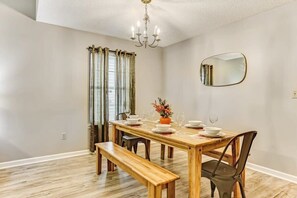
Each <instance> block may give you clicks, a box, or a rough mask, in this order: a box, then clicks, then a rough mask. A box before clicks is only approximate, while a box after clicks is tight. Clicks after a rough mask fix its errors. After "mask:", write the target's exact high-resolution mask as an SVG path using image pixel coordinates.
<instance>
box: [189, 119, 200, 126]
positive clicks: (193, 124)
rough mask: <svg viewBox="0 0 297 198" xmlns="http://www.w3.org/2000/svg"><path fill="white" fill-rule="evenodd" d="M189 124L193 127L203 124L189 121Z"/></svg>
mask: <svg viewBox="0 0 297 198" xmlns="http://www.w3.org/2000/svg"><path fill="white" fill-rule="evenodd" d="M188 122H189V124H190V125H192V126H199V125H200V124H201V123H202V121H200V120H189V121H188Z"/></svg>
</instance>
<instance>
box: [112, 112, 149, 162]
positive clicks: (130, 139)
mask: <svg viewBox="0 0 297 198" xmlns="http://www.w3.org/2000/svg"><path fill="white" fill-rule="evenodd" d="M120 118H121V119H122V120H126V119H127V116H126V114H125V113H119V114H118V115H117V120H119V119H120ZM120 142H121V146H122V147H124V146H126V147H127V149H128V150H129V151H132V147H133V150H134V153H135V154H137V148H138V143H139V142H141V143H143V144H144V146H145V158H146V159H147V160H149V161H150V151H149V148H150V140H147V139H144V138H142V137H138V136H134V135H130V134H127V133H124V132H121V137H120Z"/></svg>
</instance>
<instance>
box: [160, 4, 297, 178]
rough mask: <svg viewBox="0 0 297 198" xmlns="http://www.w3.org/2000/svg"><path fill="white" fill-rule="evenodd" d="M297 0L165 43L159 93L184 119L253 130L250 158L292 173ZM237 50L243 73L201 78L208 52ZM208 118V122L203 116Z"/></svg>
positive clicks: (296, 124)
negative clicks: (210, 81) (233, 77)
mask: <svg viewBox="0 0 297 198" xmlns="http://www.w3.org/2000/svg"><path fill="white" fill-rule="evenodd" d="M296 10H297V2H293V3H290V4H287V5H285V6H282V7H279V8H276V9H274V10H271V11H268V12H265V13H262V14H259V15H256V16H253V17H250V18H248V19H246V20H243V21H239V22H237V23H233V24H230V25H227V26H224V27H221V28H219V29H216V30H214V31H212V32H209V33H207V34H204V35H202V36H198V37H195V38H193V39H190V40H186V41H184V42H181V43H178V44H175V45H172V46H169V47H167V48H165V49H164V52H163V56H164V60H163V61H164V71H165V72H164V78H165V83H164V84H165V85H164V90H165V93H164V95H165V96H166V98H167V99H168V100H170V101H171V103H172V104H174V106H173V108H174V110H175V111H176V112H182V111H184V112H185V115H187V119H201V120H203V121H204V122H208V113H209V112H210V111H212V110H214V111H216V112H218V114H219V122H218V123H217V125H219V126H222V127H223V128H224V129H226V130H234V131H238V132H243V131H248V130H257V131H258V136H257V138H256V141H255V144H254V145H253V149H252V156H251V157H250V162H252V163H255V164H258V165H262V166H265V167H268V168H272V169H276V170H279V171H282V172H286V173H289V174H292V175H295V176H297V169H296V167H297V100H292V99H291V96H292V91H293V90H297V65H296V63H297V36H296V35H297V23H296V21H297V12H296ZM225 52H242V53H243V54H245V55H246V57H247V62H248V70H247V78H246V79H245V81H244V82H243V83H241V84H239V85H235V86H230V87H220V88H211V87H205V86H203V85H202V84H201V83H200V78H199V66H200V63H201V61H202V60H203V59H204V58H206V57H209V56H212V55H215V54H221V53H225ZM208 123H209V122H208Z"/></svg>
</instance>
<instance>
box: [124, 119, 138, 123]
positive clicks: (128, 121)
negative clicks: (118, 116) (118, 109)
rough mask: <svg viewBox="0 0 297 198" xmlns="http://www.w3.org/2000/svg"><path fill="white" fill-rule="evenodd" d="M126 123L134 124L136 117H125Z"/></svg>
mask: <svg viewBox="0 0 297 198" xmlns="http://www.w3.org/2000/svg"><path fill="white" fill-rule="evenodd" d="M126 121H127V123H128V124H136V123H137V122H138V118H127V120H126Z"/></svg>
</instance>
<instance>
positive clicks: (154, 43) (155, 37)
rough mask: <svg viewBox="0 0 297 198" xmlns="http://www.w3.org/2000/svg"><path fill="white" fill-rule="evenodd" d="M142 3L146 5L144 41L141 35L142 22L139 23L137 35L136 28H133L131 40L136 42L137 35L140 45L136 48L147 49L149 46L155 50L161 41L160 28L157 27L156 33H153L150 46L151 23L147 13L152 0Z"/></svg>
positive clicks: (144, 0) (142, 0)
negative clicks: (149, 32)
mask: <svg viewBox="0 0 297 198" xmlns="http://www.w3.org/2000/svg"><path fill="white" fill-rule="evenodd" d="M141 2H142V3H144V5H145V13H144V18H143V20H144V30H143V40H141V35H142V34H141V33H140V21H137V32H136V33H135V28H134V26H132V28H131V31H132V35H131V39H132V40H133V41H134V40H135V39H136V37H135V35H136V36H137V41H138V43H137V44H136V45H135V46H136V47H142V46H144V47H145V48H146V47H147V46H149V47H151V48H155V47H157V46H158V44H159V41H160V40H161V39H160V38H159V35H160V28H158V26H155V29H154V33H153V35H152V36H153V41H152V42H151V43H150V44H149V40H148V38H149V37H148V32H147V30H148V27H147V25H148V23H149V22H150V17H149V15H148V13H147V4H149V3H150V2H151V0H141Z"/></svg>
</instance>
